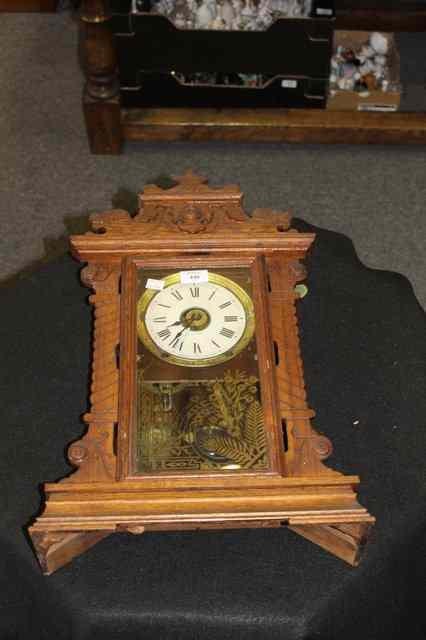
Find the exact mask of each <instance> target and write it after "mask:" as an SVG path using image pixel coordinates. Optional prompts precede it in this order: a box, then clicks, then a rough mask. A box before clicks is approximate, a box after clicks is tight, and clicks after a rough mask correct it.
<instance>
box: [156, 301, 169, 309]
mask: <svg viewBox="0 0 426 640" xmlns="http://www.w3.org/2000/svg"><path fill="white" fill-rule="evenodd" d="M157 304H158V306H159V307H164V308H165V309H171V306H170V305H169V304H161V302H157Z"/></svg>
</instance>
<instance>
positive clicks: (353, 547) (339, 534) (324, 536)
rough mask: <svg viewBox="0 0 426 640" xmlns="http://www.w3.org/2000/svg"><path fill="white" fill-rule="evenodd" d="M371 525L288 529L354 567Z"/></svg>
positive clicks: (309, 525)
mask: <svg viewBox="0 0 426 640" xmlns="http://www.w3.org/2000/svg"><path fill="white" fill-rule="evenodd" d="M372 520H373V519H372ZM372 524H373V522H372V523H368V522H360V523H357V522H354V523H348V524H335V525H334V524H330V525H325V524H318V525H317V524H306V525H305V524H304V525H292V526H289V527H288V528H289V529H291V530H292V531H294V532H295V533H298V534H299V535H300V536H303V537H304V538H307V539H308V540H310V541H311V542H314V543H315V544H317V545H319V546H320V547H322V548H323V549H326V550H327V551H329V552H330V553H332V554H333V555H335V556H337V557H338V558H341V560H345V562H348V563H349V564H351V565H352V566H356V565H358V564H359V561H360V559H361V554H362V551H363V549H364V547H365V544H366V542H367V540H368V537H369V533H370V531H371V527H372Z"/></svg>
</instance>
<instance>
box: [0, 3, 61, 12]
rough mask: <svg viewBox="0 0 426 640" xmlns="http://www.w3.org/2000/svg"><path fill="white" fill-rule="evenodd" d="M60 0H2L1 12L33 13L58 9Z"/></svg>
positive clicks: (0, 4)
mask: <svg viewBox="0 0 426 640" xmlns="http://www.w3.org/2000/svg"><path fill="white" fill-rule="evenodd" d="M57 5H58V0H0V12H4V13H15V12H16V13H20V12H22V13H25V12H28V13H33V12H45V13H49V12H52V11H56V7H57Z"/></svg>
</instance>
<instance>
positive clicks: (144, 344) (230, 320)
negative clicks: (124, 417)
mask: <svg viewBox="0 0 426 640" xmlns="http://www.w3.org/2000/svg"><path fill="white" fill-rule="evenodd" d="M136 304H137V333H138V341H137V343H138V347H137V367H136V372H137V373H136V375H137V419H136V423H137V426H136V437H135V438H134V442H135V444H134V446H135V449H136V451H135V456H134V461H135V463H134V466H135V473H136V475H137V474H147V473H148V474H149V473H164V472H175V473H176V472H179V473H180V472H192V473H194V472H196V473H198V472H210V473H211V472H214V471H217V472H224V471H225V472H226V471H229V472H238V471H247V470H252V471H259V470H267V469H269V467H270V463H269V455H268V451H267V441H266V434H265V429H264V419H263V409H262V400H261V393H260V383H259V368H258V362H257V348H256V337H255V310H254V305H253V300H252V283H251V275H250V269H248V268H241V267H227V268H214V269H212V270H201V271H193V270H189V271H178V270H176V269H175V270H171V269H152V268H149V269H145V268H139V269H138V270H137V302H136Z"/></svg>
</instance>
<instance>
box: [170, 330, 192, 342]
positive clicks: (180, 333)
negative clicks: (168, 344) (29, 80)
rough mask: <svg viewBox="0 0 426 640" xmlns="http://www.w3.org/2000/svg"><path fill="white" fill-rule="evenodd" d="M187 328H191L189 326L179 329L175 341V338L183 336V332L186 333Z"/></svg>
mask: <svg viewBox="0 0 426 640" xmlns="http://www.w3.org/2000/svg"><path fill="white" fill-rule="evenodd" d="M187 329H189V327H185V328H184V329H182V331H179V333H177V334H176V335H175V337H174V338H173V342H174V341H175V340H177V339H178V338H180V337H181V335H182V333H184V332H185V331H186V330H187Z"/></svg>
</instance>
